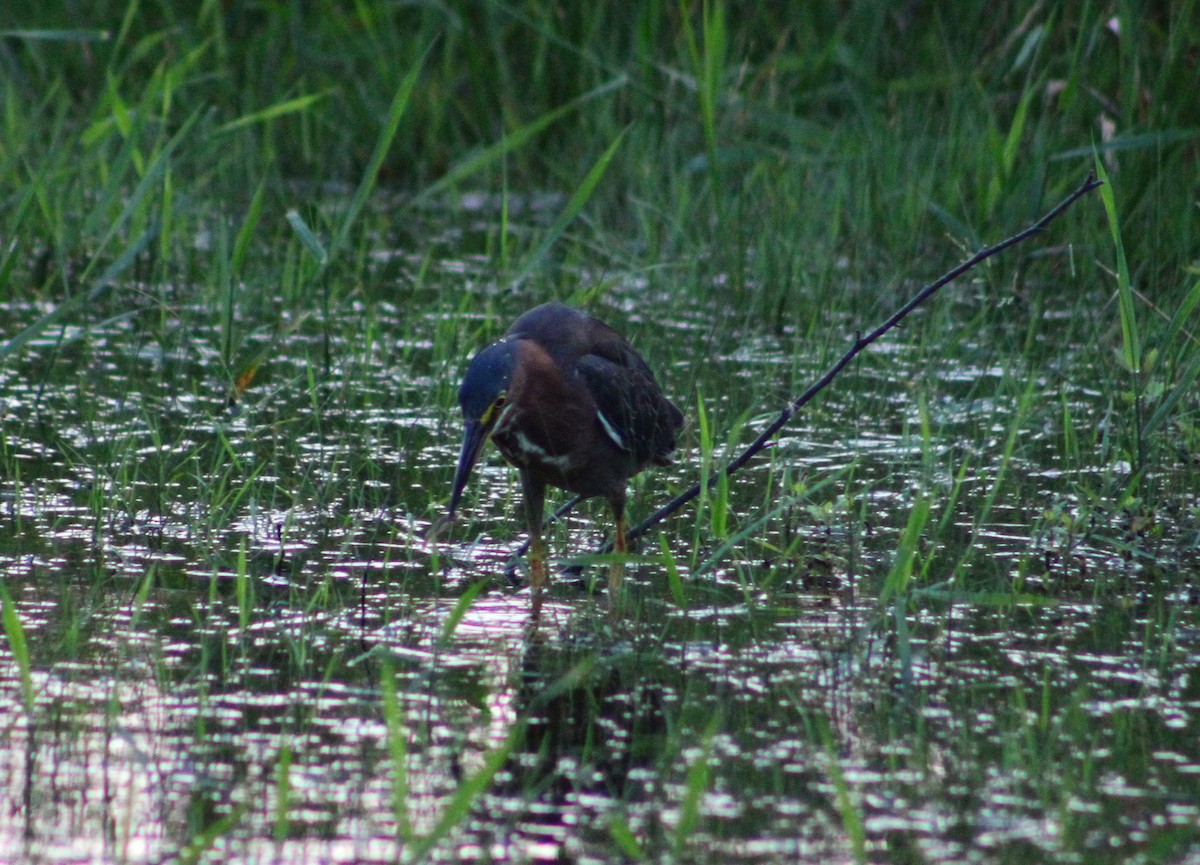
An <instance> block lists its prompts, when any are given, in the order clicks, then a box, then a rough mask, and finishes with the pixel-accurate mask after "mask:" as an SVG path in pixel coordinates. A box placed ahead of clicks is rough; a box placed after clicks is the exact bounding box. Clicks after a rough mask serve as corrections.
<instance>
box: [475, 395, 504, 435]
mask: <svg viewBox="0 0 1200 865" xmlns="http://www.w3.org/2000/svg"><path fill="white" fill-rule="evenodd" d="M506 402H508V391H505V390H502V391H500V393H499V394H497V395H496V398H495V399H494V400H492V404H491V405H490V406H488V410H487V411H485V412H484V413H483V417H482V418H480V423H482V424H483V425H484V426H491V425H492V424H493V423H495V422H496V413H497V412H499V411H500V409H502V408H504V404H505V403H506Z"/></svg>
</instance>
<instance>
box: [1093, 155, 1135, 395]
mask: <svg viewBox="0 0 1200 865" xmlns="http://www.w3.org/2000/svg"><path fill="white" fill-rule="evenodd" d="M1094 162H1095V166H1096V176H1097V177H1099V178H1100V180H1101V182H1103V184H1104V185H1103V186H1101V187H1100V200H1101V201H1103V202H1104V212H1105V214H1106V215H1107V217H1108V227H1109V230H1110V231H1111V232H1112V239H1113V250H1114V252H1115V253H1116V256H1117V300H1118V306H1119V308H1120V311H1121V343H1122V346H1123V358H1124V361H1125V368H1126V369H1128V370H1129V371H1130V372H1132V373H1135V374H1136V373H1138V372H1139V371H1140V370H1141V368H1142V345H1141V339H1140V336H1139V332H1138V327H1137V314H1136V308H1135V306H1134V298H1133V283H1132V282H1131V281H1130V278H1129V262H1128V261H1127V260H1126V258H1125V244H1124V242H1122V240H1121V224H1120V217H1119V216H1118V214H1117V204H1116V199H1115V198H1114V195H1113V188H1112V183H1110V182H1109V180H1108V173H1107V172H1106V171H1105V170H1104V160H1102V159H1101V158H1100V154H1099V153H1096V155H1095V160H1094Z"/></svg>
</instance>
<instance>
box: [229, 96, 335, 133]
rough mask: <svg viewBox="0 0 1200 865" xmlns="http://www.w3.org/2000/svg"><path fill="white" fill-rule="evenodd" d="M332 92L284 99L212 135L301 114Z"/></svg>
mask: <svg viewBox="0 0 1200 865" xmlns="http://www.w3.org/2000/svg"><path fill="white" fill-rule="evenodd" d="M332 92H333V91H332V90H325V91H323V92H321V93H309V94H306V95H304V96H297V97H295V98H294V99H285V100H284V101H283V102H276V103H275V104H274V105H268V106H267V107H266V108H262V109H259V110H258V111H254V112H251V113H250V114H245V115H243V116H241V117H239V118H238V119H237V120H230V121H229V122H228V123H223V124H222V125H220V126H218V127H217V128H216V129H214V130H213V134H214V135H224V134H226V133H228V132H233V131H235V130H238V129H244V128H245V127H247V126H254V125H255V124H257V123H268V122H270V121H272V120H275V119H276V118H279V117H284V116H286V115H288V114H301V113H303V112H305V111H307V110H308V109H310V108H311V107H312V106H314V105H316V104H317V103H318V102H320V101H321V100H322V99H327V98H328V97H329V95H330V94H331V93H332Z"/></svg>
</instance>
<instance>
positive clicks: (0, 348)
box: [0, 225, 158, 363]
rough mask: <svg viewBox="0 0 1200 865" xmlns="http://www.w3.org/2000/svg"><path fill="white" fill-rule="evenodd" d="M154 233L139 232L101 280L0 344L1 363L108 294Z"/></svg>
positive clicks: (151, 229)
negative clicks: (68, 316)
mask: <svg viewBox="0 0 1200 865" xmlns="http://www.w3.org/2000/svg"><path fill="white" fill-rule="evenodd" d="M157 234H158V226H157V225H151V226H150V227H149V228H147V229H146V230H145V231H144V232H142V235H141V237H139V238H138V239H137V240H135V241H134V242H133V243H132V244H131V245H130V246H129V247H128V248H127V249H126V250H125V251H124V252H123V253H121V255H120V256H119V257H118V258H117V260H116V261H114V262H113V263H112V264H110V265H109V266H108V268H107V269H106V270H105V271H104V273H102V274H101V275H100V278H99V279H97V280H96V281H95V282H94V283H93V284H92V287H91V288H90V289H89V290H88V291H81V292H79V293H78V294H75V295H72V296H71V297H69V298H67V299H66V300H64V301H63V302H62V303H60V304H58V306H56V307H54V309H52V310H50V311H49V312H48V313H46V314H45V315H43V316H42V317H41V318H39V319H38V320H37V321H35V322H33V324H30V325H29V326H27V327H26V328H25V329H24V330H22V331H21V332H20V333H18V334H17V335H16V336H14V337H13V338H12V339H10V340H8V342H6V343H4V344H3V345H0V363H3V362H4V361H5V360H7V359H8V358H9V357H11V356H12V355H13V354H14V353H16V352H17V351H18V350H19V349H20V348H21V346H23V345H24V344H25V343H27V342H29V340H31V339H33V338H34V337H36V336H38V335H39V334H41V332H42V331H44V330H45V329H46V328H48V327H50V326H51V325H52V324H54V323H55V322H56V321H58V320H59V319H61V318H65V317H66V315H67V314H68V313H70V312H73V311H74V310H76V309H79V308H80V307H82V306H84V305H86V304H88V303H90V302H92V301H94V300H97V299H99V298H100V296H101V295H103V294H104V293H105V292H106V291H108V289H109V288H111V287H112V284H113V283H114V282H115V281H116V279H117V277H118V276H120V275H121V274H122V273H123V272H124V271H125V269H126V268H128V267H129V266H130V265H131V264H133V261H134V259H135V258H137V256H138V255H140V254H141V253H142V252H143V251H144V250H145V249H146V247H148V246H149V245H150V244H151V243H152V242H153V240H154V238H155V236H156V235H157Z"/></svg>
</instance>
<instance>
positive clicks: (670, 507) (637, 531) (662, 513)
mask: <svg viewBox="0 0 1200 865" xmlns="http://www.w3.org/2000/svg"><path fill="white" fill-rule="evenodd" d="M1099 185H1100V181H1099V180H1097V179H1096V175H1095V174H1093V173H1089V174H1088V176H1087V180H1085V181H1084V182H1083V184H1082V185H1081V186H1080V187H1079V188H1078V189H1076V190H1075V191H1074V192H1072V193H1071V194H1070V195H1068V196H1067V197H1066V198H1065V199H1064V200H1063V201H1062V202H1061V203H1060V204H1059V205H1058V206H1057V207H1055V208H1054V209H1053V210H1051V211H1050V212H1049V213H1047V214H1046V215H1045V216H1043V217H1042V218H1041V219H1039V220H1038V221H1037V222H1035V223H1034V224H1033V225H1031V226H1029V227H1028V228H1026V229H1025V230H1024V231H1022V232H1020V233H1019V234H1014V235H1013V236H1012V237H1010V238H1008V240H1004V241H1001V242H1000V243H997V244H996V245H995V246H989V247H985V248H984V249H981V250H980V251H979V252H977V253H975V254H974V255H973V256H971V258H969V259H967V260H966V261H964V262H963V263H962V264H960V265H958V266H957V267H955V268H954V269H953V270H950V271H948V272H947V273H945V274H943V275H942V276H940V277H938V279H937V280H936V281H934V282H931V283H930V284H929V285H927V286H925V287H924V288H923V289H921V290H920V291H919V292H917V293H916V295H914V296H913V298H912V299H911V300H910V301H909V302H908V303H906V304H904V306H902V307H900V308H899V309H898V310H896V311H895V312H894V313H892V315H891V317H890V318H888V320H887V321H885V322H884V323H883V324H881V325H879V327H877V328H875V329H874V330H873V331H871V332H870V333H868V334H867V335H866V336H863V335H862V334H861V333H859V334H857V335H856V337H855V340H854V345H852V346H851V347H850V350H849V351H847V352H846V353H845V354H844V355H842V357H841V359H840V360H839V361H838V362H837V363H835V364H834V365H833V366H832V367H830V368H829V370H828V371H827V372H826V373H825V375H823V376H821V378H819V379H818V380H817V381H815V382H814V383H813V384H812V385H810V386H809V388H808V390H806V391H804V393H802V394H800V396H798V397H796V398H795V399H794V400H792V401H791V402H790V403H789V404H788V405H787V406H786V407H785V408H784V409H783V411H781V412H780V413H779V417H777V418H776V419H775V421H774V422H773V423H772V424H771V425H770V426H768V427H767V428H766V429H764V430H763V431H762V433H760V434H759V436H758V438H756V439H755V440H754V441H753V442H752V443H751V444H750V445H749V446H748V447H747V448H746V449H745V450H744V451H742V452H741V453H740V454H738V456H737V457H736V458H735V459H733V460H731V461H730V462H729V463H727V464H726V465H725V466H724V467H723V468H720V469H718V470H717V471H715V472H713V473H712V475H711V476H710V477H709V479H708V488H709V489H712V488H714V487H715V486H716V485H717V482H718V481H719V480H720V478H721V475H732V474H733V473H734V472H736V471H737V470H738V469H740V468H741V467H742V466H744V465H745V464H746V463H747V462H749V461H750V460H751V459H752V458H753V457H754V456H755V455H756V454H758V453H759V452H760V451H762V450H763V448H765V447H766V446H767V444H768V442H770V440H771V439H773V438H774V437H775V434H776V433H777V432H779V431H780V430H781V429H783V427H784V425H785V424H786V423H787V422H788V421H790V420H791V419H792V418H793V417H794V416H795V414H796V412H798V411H799V410H800V409H801V408H803V407H804V406H805V405H806V404H807V403H808V402H810V401H811V400H812V399H813V397H815V396H816V395H817V394H819V393H820V392H821V391H823V390H824V389H825V388H826V387H828V386H829V384H830V382H832V381H833V380H834V379H835V378H837V376H838V373H840V372H841V371H842V370H843V369H845V368H846V366H847V365H848V364H849V363H850V361H852V360H854V358H855V357H857V356H858V355H859V353H860V352H862V351H863V349H865V348H866V347H867V346H869V345H870V344H871V343H873V342H875V341H876V340H877V339H879V338H880V337H881V336H883V335H884V334H885V333H887V332H888V331H889V330H891V329H892V328H893V327H895V326H896V325H897V324H899V323H900V322H901V321H903V320H904V318H905V316H907V315H908V314H909V313H910V312H912V311H913V310H914V309H916V308H917V307H918V306H920V305H921V304H922V303H924V302H925V301H926V300H928V299H929V298H930V297H931V296H932V295H933V294H935V293H936V292H937V291H938V290H939V289H941V288H943V287H945V286H946V285H948V284H949V283H951V282H953V281H954V280H956V279H957V278H958V277H960V276H962V275H963V274H964V273H966V272H967V271H968V270H970V269H971V268H973V267H975V266H976V265H978V264H979V263H980V262H982V261H984V260H985V259H988V258H991V257H992V256H993V255H995V254H996V253H998V252H1002V251H1003V250H1005V249H1008V248H1009V247H1010V246H1015V245H1016V244H1018V243H1020V242H1021V241H1023V240H1026V239H1028V238H1030V237H1032V236H1033V235H1035V234H1037V233H1039V232H1041V231H1042V230H1044V229H1045V228H1046V226H1047V225H1049V224H1050V223H1051V222H1053V221H1054V220H1055V219H1056V218H1057V217H1058V216H1060V215H1061V214H1062V213H1063V211H1065V210H1066V209H1067V208H1068V207H1070V206H1071V205H1072V204H1074V203H1075V202H1076V201H1077V200H1078V199H1079V198H1082V197H1083V196H1084V195H1086V194H1087V193H1089V192H1091V191H1092V190H1093V189H1095V188H1096V187H1097V186H1099ZM700 490H701V485H700V484H698V483H697V484H694V485H693V486H691V487H689V488H688V489H686V490H684V491H683V492H682V493H680V494H679V495H677V496H676V497H675V498H673V499H671V501H669V502H667V503H666V504H665V505H663V506H662V507H661V508H659V509H658V510H657V511H655V512H654V513H653V514H651V515H650V516H648V517H646V519H644V520H642V521H641V522H640V523H638V524H637V525H636V526H634V527H633V528H631V529H630V530H629V532H628V533H627V534H626V537H627V539H628V540H633V539H634V538H637V537H640V536H641V535H643V534H645V533H646V532H647V531H648V530H649V529H651V528H653V527H654V526H656V525H658V524H659V523H660V522H662V521H663V520H665V519H666V518H667V517H669V516H670V515H671V514H673V513H675V512H676V511H677V510H679V509H680V508H682V507H683V506H684V505H686V504H687V503H688V502H690V501H691V500H692V499H694V498H696V497H697V496H698V495H700ZM611 548H612V543H611V542H609V543H606V544H605V545H604V546H603V547H602V548H601V552H608V551H609V550H610V549H611Z"/></svg>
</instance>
